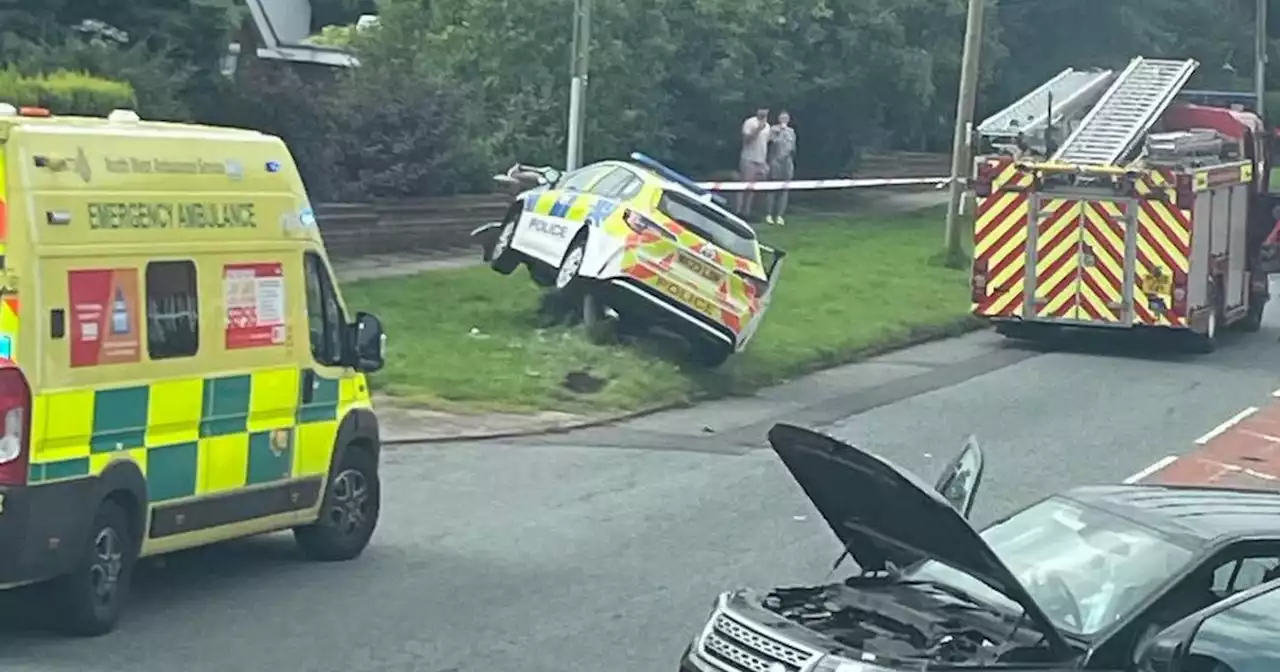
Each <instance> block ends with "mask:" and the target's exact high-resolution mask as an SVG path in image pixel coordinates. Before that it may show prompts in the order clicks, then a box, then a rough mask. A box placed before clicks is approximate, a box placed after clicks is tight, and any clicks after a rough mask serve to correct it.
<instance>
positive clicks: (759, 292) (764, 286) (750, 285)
mask: <svg viewBox="0 0 1280 672" xmlns="http://www.w3.org/2000/svg"><path fill="white" fill-rule="evenodd" d="M734 273H736V274H737V276H738V277H739V278H742V284H744V285H746V286H747V294H748V295H750V296H751V298H753V299H755V298H759V297H762V296H764V293H765V291H767V290H768V289H769V283H767V282H765V281H764V280H761V279H760V278H753V277H751V276H750V275H747V274H746V273H743V272H742V271H734Z"/></svg>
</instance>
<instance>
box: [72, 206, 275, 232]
mask: <svg viewBox="0 0 1280 672" xmlns="http://www.w3.org/2000/svg"><path fill="white" fill-rule="evenodd" d="M257 227H258V221H257V213H255V212H254V206H253V203H90V204H89V228H90V229H254V228H257Z"/></svg>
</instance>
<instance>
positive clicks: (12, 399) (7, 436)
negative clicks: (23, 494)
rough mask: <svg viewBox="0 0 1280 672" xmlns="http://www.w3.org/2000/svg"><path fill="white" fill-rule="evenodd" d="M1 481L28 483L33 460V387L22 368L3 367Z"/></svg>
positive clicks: (0, 391) (0, 388)
mask: <svg viewBox="0 0 1280 672" xmlns="http://www.w3.org/2000/svg"><path fill="white" fill-rule="evenodd" d="M0 432H3V434H0V485H9V486H16V485H26V484H27V468H28V465H29V464H30V462H31V456H30V439H31V436H30V435H31V387H30V386H29V385H27V378H26V376H24V375H22V370H21V369H18V368H12V367H11V368H6V369H0Z"/></svg>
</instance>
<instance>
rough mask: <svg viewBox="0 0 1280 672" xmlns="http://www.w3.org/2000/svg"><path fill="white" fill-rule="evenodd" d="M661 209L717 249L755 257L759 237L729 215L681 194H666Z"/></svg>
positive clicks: (660, 202) (674, 192) (663, 194)
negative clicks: (756, 242)
mask: <svg viewBox="0 0 1280 672" xmlns="http://www.w3.org/2000/svg"><path fill="white" fill-rule="evenodd" d="M658 210H659V211H660V212H661V213H662V214H664V215H666V216H668V217H670V218H671V219H674V220H676V221H677V222H680V223H681V224H682V225H684V226H687V227H689V228H690V229H691V230H693V232H694V233H696V234H698V235H699V236H702V237H703V238H704V239H706V240H707V241H709V242H711V243H713V244H714V245H716V246H717V247H719V248H720V249H722V250H725V251H727V252H730V253H732V254H735V255H737V256H739V257H742V258H743V259H749V260H752V261H754V260H755V258H756V246H755V240H756V235H755V233H754V232H752V231H751V229H750V228H748V227H747V226H745V225H744V224H742V223H740V222H736V221H734V220H733V218H732V216H731V215H728V214H727V213H721V212H717V211H716V209H715V208H711V207H708V206H707V205H705V204H703V203H701V202H699V201H698V200H697V199H694V198H691V197H689V196H686V195H684V194H682V193H680V192H678V191H664V192H662V198H661V199H660V200H659V201H658Z"/></svg>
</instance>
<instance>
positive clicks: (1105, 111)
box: [972, 58, 1266, 350]
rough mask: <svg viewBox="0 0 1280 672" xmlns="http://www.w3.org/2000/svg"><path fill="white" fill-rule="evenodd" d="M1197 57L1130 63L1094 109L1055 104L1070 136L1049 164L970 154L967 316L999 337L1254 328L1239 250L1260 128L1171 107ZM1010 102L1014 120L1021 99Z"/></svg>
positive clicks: (1001, 149)
mask: <svg viewBox="0 0 1280 672" xmlns="http://www.w3.org/2000/svg"><path fill="white" fill-rule="evenodd" d="M1197 65H1198V64H1196V63H1195V62H1194V61H1190V60H1188V61H1159V60H1150V59H1142V58H1136V59H1134V60H1133V62H1131V64H1130V66H1129V68H1127V69H1126V70H1125V71H1124V72H1123V73H1121V74H1120V75H1119V76H1118V77H1115V78H1114V79H1113V81H1111V82H1110V83H1109V85H1110V88H1109V89H1108V90H1107V91H1106V92H1105V93H1104V94H1102V96H1101V98H1100V100H1099V101H1098V102H1097V103H1096V105H1093V106H1090V107H1084V106H1079V107H1077V108H1076V109H1071V110H1069V112H1070V113H1072V114H1071V116H1076V117H1077V119H1068V120H1066V121H1064V122H1063V123H1070V124H1071V125H1073V126H1074V127H1075V128H1074V131H1073V133H1072V134H1071V137H1070V138H1068V140H1067V141H1066V142H1065V143H1064V146H1063V147H1061V148H1056V149H1053V148H1050V149H1049V151H1052V152H1054V153H1053V158H1052V159H1051V160H1046V159H1045V158H1044V153H1046V152H1045V150H1044V149H1041V148H1040V147H1035V146H1034V143H1021V145H1022V146H1021V147H1020V148H1017V149H1016V150H1014V151H1009V148H1008V146H1007V145H1006V144H1004V143H991V144H992V145H993V146H992V148H991V149H993V150H994V151H990V150H989V151H988V153H987V154H986V155H985V156H980V157H979V158H977V160H976V161H975V179H974V182H973V184H974V190H975V196H976V197H977V199H978V209H977V221H976V222H975V238H974V243H975V245H974V268H973V276H974V282H973V286H972V291H973V296H972V307H973V312H974V314H975V315H978V316H980V317H985V318H988V319H990V320H991V321H993V322H995V323H996V326H997V330H998V331H1001V332H1002V333H1005V334H1006V335H1011V336H1030V335H1033V334H1035V333H1041V330H1040V329H1037V327H1059V326H1080V327H1122V328H1126V327H1142V326H1146V327H1163V328H1166V329H1174V330H1191V331H1193V332H1195V333H1196V335H1197V339H1196V340H1195V342H1196V343H1197V344H1198V347H1197V349H1201V350H1204V349H1211V348H1212V347H1213V341H1214V336H1216V334H1217V331H1218V330H1219V329H1220V328H1221V327H1225V326H1228V325H1229V324H1232V323H1235V322H1238V321H1240V320H1242V319H1245V325H1244V326H1245V327H1246V328H1256V327H1257V324H1256V322H1259V321H1260V319H1261V305H1262V302H1264V301H1265V299H1266V276H1265V275H1263V274H1255V273H1252V270H1251V264H1250V261H1251V260H1250V259H1249V254H1250V249H1249V247H1250V241H1251V239H1252V238H1254V237H1256V233H1257V232H1256V231H1255V232H1253V234H1254V235H1253V236H1251V232H1250V226H1251V225H1253V226H1254V227H1257V226H1258V224H1259V222H1258V221H1255V220H1258V219H1259V216H1258V215H1259V213H1258V212H1256V211H1255V210H1256V208H1257V207H1258V206H1259V205H1261V204H1262V200H1261V199H1259V198H1255V196H1256V194H1255V192H1256V190H1257V188H1258V185H1259V184H1261V181H1260V180H1255V175H1254V163H1253V161H1254V159H1255V158H1260V157H1263V156H1265V149H1264V144H1265V143H1264V137H1263V136H1264V135H1265V133H1264V129H1263V126H1262V124H1261V122H1260V121H1259V120H1258V119H1257V117H1256V116H1253V115H1250V114H1242V113H1240V112H1239V111H1238V110H1228V109H1224V108H1210V107H1205V106H1200V105H1190V104H1187V103H1181V102H1174V98H1175V96H1176V95H1177V92H1178V91H1179V90H1180V89H1181V87H1182V86H1183V85H1184V84H1185V82H1186V81H1187V79H1188V78H1189V76H1190V73H1191V72H1192V71H1193V70H1194V69H1195V67H1196V66H1197ZM1090 83H1091V84H1093V82H1090ZM1094 86H1097V85H1096V84H1094ZM1041 88H1044V87H1041ZM1028 98H1029V97H1028ZM1014 106H1017V107H1019V112H1020V113H1021V114H1022V115H1023V116H1025V112H1024V111H1022V110H1021V108H1024V107H1027V100H1026V99H1025V98H1024V99H1023V100H1020V101H1018V102H1017V103H1015V104H1014ZM1064 107H1065V106H1064ZM1133 110H1140V111H1139V112H1134V111H1133ZM1064 111H1067V110H1064ZM1056 112H1057V111H1056V110H1055V114H1054V115H1053V116H1054V117H1057V116H1058V115H1057V114H1056ZM1009 113H1010V110H1004V111H1001V112H999V113H997V115H996V116H997V117H999V116H1000V115H1004V116H1009ZM1081 117H1082V118H1081ZM1055 121H1056V120H1055ZM1028 125H1030V124H1028ZM1035 130H1040V129H1035ZM982 139H988V140H995V138H989V137H988V138H982ZM1001 145H1004V146H1001ZM1028 145H1032V146H1031V147H1028ZM1027 150H1030V151H1027ZM1036 150H1040V151H1036ZM1263 219H1265V218H1263ZM1019 227H1021V229H1019ZM1071 227H1075V229H1074V230H1071V231H1070V232H1068V229H1069V228H1071ZM1100 232H1101V233H1100ZM1068 233H1069V235H1068ZM1050 239H1051V240H1052V243H1053V244H1052V246H1051V248H1046V247H1044V245H1045V243H1046V241H1047V240H1050ZM1106 241H1110V242H1109V243H1108V244H1100V243H1103V242H1106ZM1121 241H1123V243H1121ZM1099 253H1101V254H1099ZM1100 262H1101V263H1100ZM1064 268H1065V269H1066V270H1064ZM1072 273H1074V274H1075V275H1074V276H1072V275H1071V274H1072ZM1053 274H1056V275H1053ZM1162 274H1163V275H1164V277H1163V278H1160V277H1157V276H1160V275H1162ZM1104 281H1105V282H1104ZM1073 282H1074V284H1072V283H1073ZM1046 284H1052V285H1054V286H1053V287H1045V286H1044V285H1046ZM1050 289H1056V290H1060V292H1063V293H1059V292H1055V293H1054V295H1053V296H1046V295H1045V292H1046V291H1048V290H1050ZM1063 296H1067V297H1068V298H1066V299H1064V298H1062V297H1063ZM1050 304H1052V305H1050ZM1046 306H1049V307H1050V308H1052V309H1051V310H1047V311H1046V310H1045V308H1046ZM1246 318H1247V319H1246ZM1189 335H1190V334H1189Z"/></svg>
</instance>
